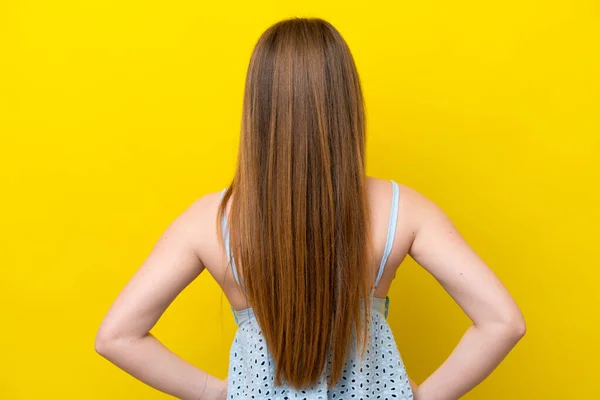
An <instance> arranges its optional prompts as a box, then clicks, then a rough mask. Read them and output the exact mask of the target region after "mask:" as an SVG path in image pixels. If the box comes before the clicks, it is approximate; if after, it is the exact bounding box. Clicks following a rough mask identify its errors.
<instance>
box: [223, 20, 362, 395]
mask: <svg viewBox="0 0 600 400" xmlns="http://www.w3.org/2000/svg"><path fill="white" fill-rule="evenodd" d="M365 186H366V175H365V114H364V103H363V96H362V91H361V87H360V81H359V77H358V73H357V70H356V66H355V64H354V60H353V58H352V55H351V53H350V50H349V48H348V46H347V44H346V42H345V41H344V39H343V38H342V36H341V35H340V33H339V32H338V31H337V30H336V29H335V28H334V27H333V26H332V25H331V24H330V23H328V22H326V21H324V20H322V19H315V18H311V19H307V18H294V19H289V20H284V21H281V22H278V23H277V24H275V25H273V26H271V27H270V28H269V29H268V30H267V31H265V32H264V33H263V35H262V36H261V37H260V39H259V40H258V43H257V44H256V46H255V48H254V51H253V54H252V57H251V59H250V64H249V67H248V71H247V77H246V86H245V93H244V104H243V117H242V128H241V135H240V146H239V155H238V162H237V167H236V172H235V176H234V178H233V180H232V182H231V185H230V186H229V187H228V189H227V190H226V192H225V195H224V197H223V201H222V203H221V205H220V207H219V210H218V214H217V231H218V232H219V233H220V236H219V237H220V238H221V239H222V237H221V235H222V234H223V232H222V230H221V228H220V224H219V221H221V218H222V217H223V215H224V213H225V206H226V204H227V202H228V201H229V199H230V198H231V199H232V202H231V206H230V210H229V214H228V216H227V220H228V226H229V232H230V244H231V256H232V257H233V260H234V262H235V266H236V267H237V268H238V273H239V276H240V280H241V283H242V285H243V287H244V288H245V290H246V295H247V300H248V303H249V304H250V305H251V307H252V308H253V311H254V314H255V317H256V320H257V322H258V324H259V326H260V329H261V331H262V334H263V336H264V339H265V342H266V345H267V348H268V349H269V351H270V353H271V354H272V356H273V359H274V362H275V384H276V385H281V384H283V383H286V384H288V385H290V386H292V387H295V388H306V387H309V386H310V385H312V384H314V383H316V382H317V381H318V380H319V378H320V375H321V372H322V371H323V368H324V367H325V366H326V365H327V363H328V362H330V363H331V364H330V365H329V371H328V375H329V380H328V382H329V387H333V386H334V385H335V383H336V382H337V381H338V380H339V378H340V376H341V374H342V372H343V368H344V363H345V361H346V357H347V354H348V351H349V346H350V344H351V343H352V337H353V336H354V337H355V339H356V341H355V344H356V345H358V344H362V349H363V352H361V355H364V349H365V345H366V343H367V340H368V336H369V328H368V321H370V316H371V313H370V307H371V305H370V303H369V302H368V301H367V300H368V299H369V298H370V297H369V293H370V290H371V288H372V284H373V280H374V276H372V273H371V271H372V269H371V268H370V266H371V264H372V261H373V258H372V251H371V249H372V244H371V242H370V237H371V236H370V223H369V214H368V206H367V196H366V188H365ZM232 195H233V197H232ZM328 357H330V358H328Z"/></svg>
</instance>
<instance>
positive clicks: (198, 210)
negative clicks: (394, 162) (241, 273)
mask: <svg viewBox="0 0 600 400" xmlns="http://www.w3.org/2000/svg"><path fill="white" fill-rule="evenodd" d="M367 190H368V196H369V202H370V216H371V221H372V224H373V233H374V238H373V239H374V242H375V243H376V252H377V254H379V257H381V255H382V254H383V250H384V246H385V236H386V233H387V224H388V218H389V211H390V204H391V193H392V188H391V185H390V182H389V181H388V180H383V179H378V178H373V177H369V178H368V183H367ZM219 200H220V193H219V192H214V193H210V194H207V195H205V196H203V197H201V198H200V199H198V200H197V201H195V202H194V203H193V204H191V205H190V206H189V207H188V208H187V209H186V210H185V211H184V212H183V213H182V214H181V215H179V216H178V217H177V218H176V219H175V220H174V221H173V222H172V223H171V225H170V226H169V227H168V228H167V229H166V230H165V231H164V233H163V234H162V236H161V237H160V238H159V240H158V241H157V243H156V245H155V246H154V248H153V249H152V251H151V253H150V254H149V256H148V258H147V259H146V260H145V261H144V263H143V264H142V265H141V266H140V268H139V270H138V271H137V272H136V273H135V274H134V276H133V277H132V278H131V280H130V281H129V282H128V283H127V285H126V286H125V288H124V289H123V290H122V291H121V293H120V294H119V296H118V297H117V299H116V300H115V302H114V303H113V305H112V306H111V308H110V310H109V311H108V313H107V314H106V316H105V318H104V320H103V322H102V324H101V326H100V329H99V331H98V334H97V336H96V350H97V351H98V353H100V354H101V355H102V356H104V357H105V358H107V359H108V360H110V361H111V362H113V363H114V364H115V365H117V366H118V367H120V368H122V369H123V370H125V371H126V372H128V373H129V374H131V375H132V376H134V377H136V378H137V379H139V380H141V381H143V382H145V383H146V384H148V385H150V386H152V387H154V388H156V389H158V390H161V391H163V392H165V393H169V394H171V395H173V396H175V397H178V398H181V399H193V400H198V399H206V400H213V399H225V398H226V395H227V393H226V391H227V380H226V379H225V380H222V379H218V378H216V377H214V376H211V375H210V374H208V373H206V372H204V371H202V370H200V369H198V368H196V367H194V366H193V365H191V364H189V363H187V362H186V361H184V360H182V359H181V358H180V357H178V356H177V355H175V354H174V353H172V352H171V351H170V350H169V349H167V348H166V347H164V346H163V345H162V344H161V343H160V342H159V341H158V340H157V339H156V338H155V337H154V336H152V335H151V334H150V333H149V332H150V330H151V329H152V327H153V326H154V325H155V324H156V322H157V321H158V319H159V318H160V316H161V315H162V314H163V313H164V311H165V310H166V309H167V307H168V306H169V304H171V302H172V301H173V300H174V299H175V297H177V295H178V294H179V293H180V292H181V291H182V290H183V289H184V288H185V287H186V286H187V285H188V284H189V283H190V282H192V281H193V280H194V279H195V278H196V277H198V275H199V274H201V273H202V272H203V271H204V270H205V269H206V270H208V271H209V273H210V274H211V275H212V276H213V277H214V278H215V279H216V281H217V283H218V284H219V285H220V286H221V288H222V289H223V292H224V294H225V296H226V297H227V298H228V300H229V302H230V303H231V305H232V306H233V308H235V309H237V310H239V309H243V308H245V307H247V306H248V304H247V303H246V301H245V298H244V296H243V294H242V292H241V290H240V288H239V287H238V285H237V283H236V282H235V280H234V278H233V276H232V275H231V273H229V272H228V270H227V269H226V265H227V263H226V255H225V251H224V249H223V247H222V246H220V244H219V241H218V238H217V232H216V230H215V218H216V212H217V207H218V204H219ZM407 255H410V256H411V257H412V258H414V259H415V261H417V263H419V264H420V265H421V266H422V267H423V268H425V269H426V270H427V271H428V272H429V273H431V274H432V275H433V276H434V277H435V278H436V279H437V281H438V282H439V283H440V284H441V285H442V286H443V287H444V289H445V290H446V291H447V292H448V293H449V294H450V296H452V298H453V299H454V300H455V301H456V302H457V304H458V305H459V306H460V307H461V308H462V309H463V311H464V312H465V313H466V314H467V315H468V316H469V318H470V319H471V321H472V322H473V324H472V326H471V327H470V328H469V329H468V330H467V331H466V333H465V335H464V336H463V338H462V339H461V340H460V342H459V343H458V345H457V346H456V348H455V350H454V351H453V352H452V353H451V354H450V356H449V357H448V358H447V360H446V361H445V362H444V363H442V365H441V366H440V367H439V368H438V369H437V370H436V371H435V372H434V373H433V374H432V375H431V376H429V377H428V378H427V379H426V380H425V381H424V382H423V383H422V384H421V385H419V386H417V385H416V384H414V382H412V380H411V386H412V387H413V392H414V394H415V398H416V399H417V400H429V399H435V400H446V399H447V400H454V399H458V398H459V397H461V396H462V395H464V394H465V393H466V392H468V391H469V390H471V389H472V388H473V387H475V386H476V385H477V384H479V383H480V382H481V381H482V380H483V379H485V378H486V377H487V376H488V375H489V374H490V373H491V372H492V371H493V370H494V368H496V366H497V365H498V364H499V363H500V362H501V361H502V360H503V359H504V357H505V356H506V355H507V354H508V352H509V351H510V350H511V349H512V348H513V347H514V346H515V344H516V343H517V342H518V341H519V339H520V338H521V337H522V336H523V335H524V334H525V322H524V319H523V316H522V314H521V312H520V310H519V308H518V307H517V305H516V303H515V302H514V300H513V299H512V297H511V296H510V294H509V293H508V291H507V290H506V289H505V287H504V286H503V285H502V283H501V282H500V281H499V279H498V278H497V277H496V276H495V274H494V273H493V272H492V270H491V269H490V268H489V267H488V266H487V265H486V264H485V262H484V261H483V260H482V259H481V258H480V257H479V256H478V255H477V254H476V253H475V252H474V251H473V249H471V247H470V246H469V245H468V244H467V243H466V242H465V240H464V239H463V238H462V236H461V235H460V234H459V232H458V231H457V230H456V228H455V227H454V225H453V224H452V222H451V221H450V220H449V218H448V217H447V216H446V214H445V213H444V212H443V211H442V210H441V209H440V208H439V207H438V206H437V205H435V204H434V203H433V202H432V201H431V200H429V199H427V198H426V197H425V196H423V195H422V194H420V193H418V192H417V191H416V190H414V189H412V188H410V187H408V186H405V185H400V200H399V211H398V224H397V227H396V234H395V237H394V244H393V248H392V252H391V254H390V256H389V258H388V261H387V264H386V266H385V270H384V273H383V276H382V278H381V281H380V284H379V285H378V287H377V291H376V292H375V296H377V297H385V296H386V295H387V293H388V291H389V288H390V285H391V283H392V281H393V279H394V277H395V274H396V270H397V268H398V266H399V265H400V264H401V263H402V261H403V260H404V259H405V257H406V256H407ZM377 267H378V266H377V265H372V266H370V268H372V273H373V277H375V275H376V269H377Z"/></svg>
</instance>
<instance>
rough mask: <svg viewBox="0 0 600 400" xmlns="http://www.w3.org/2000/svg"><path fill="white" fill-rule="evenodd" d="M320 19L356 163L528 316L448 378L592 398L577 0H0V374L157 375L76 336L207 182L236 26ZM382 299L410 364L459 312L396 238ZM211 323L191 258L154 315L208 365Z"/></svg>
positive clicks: (586, 134)
mask: <svg viewBox="0 0 600 400" xmlns="http://www.w3.org/2000/svg"><path fill="white" fill-rule="evenodd" d="M290 16H319V17H323V18H326V19H328V20H330V21H331V22H332V23H333V24H334V25H335V26H336V27H337V28H338V29H339V30H340V31H341V33H342V34H343V35H344V36H345V38H346V40H347V41H348V43H349V44H350V47H351V49H352V51H353V53H354V56H355V58H356V62H357V65H358V68H359V73H360V74H361V78H362V82H363V86H364V91H365V96H366V100H367V113H368V135H369V136H368V172H369V174H371V175H375V176H379V177H382V178H386V179H395V180H397V181H398V182H401V183H404V184H407V185H409V186H412V187H414V188H416V189H417V190H419V191H421V192H422V193H424V194H425V195H427V196H428V197H430V198H432V199H433V200H434V201H436V202H437V203H438V204H439V205H440V206H441V207H443V208H444V209H445V210H446V212H447V213H448V214H449V215H450V217H451V218H452V219H453V220H454V222H455V223H456V225H457V226H458V228H459V230H460V231H461V232H462V233H463V235H464V236H465V237H466V238H467V240H468V241H469V242H470V243H471V244H472V246H473V247H474V248H475V250H476V251H477V252H479V253H480V254H481V255H482V257H483V258H484V259H485V260H486V261H487V262H488V263H489V264H490V266H492V267H493V269H494V270H495V271H496V272H497V274H498V275H499V276H500V277H501V278H502V279H503V281H504V282H505V283H506V285H507V286H508V287H509V289H510V290H511V292H512V293H513V294H514V296H515V297H516V299H517V300H518V302H519V304H520V305H521V307H522V309H523V312H524V314H525V316H526V320H527V322H528V334H527V336H526V337H525V338H524V340H523V341H522V342H521V343H520V344H519V345H518V347H517V348H516V349H515V350H514V351H513V353H511V355H510V356H509V357H508V358H507V360H506V362H505V363H504V364H502V365H501V366H500V367H499V368H498V370H497V371H496V372H494V374H493V375H492V376H491V377H490V378H489V379H488V380H487V381H485V383H483V384H482V385H481V386H480V387H478V388H477V389H475V390H474V391H473V392H472V393H471V394H470V395H468V396H467V398H468V399H491V400H494V399H595V398H600V388H599V384H598V379H599V378H598V372H600V371H599V368H598V360H600V346H599V344H598V339H599V338H600V323H599V322H598V318H599V317H598V315H599V313H598V306H599V304H600V303H599V300H600V295H599V292H600V290H599V283H600V282H599V281H600V279H599V278H600V271H599V270H600V263H599V262H598V259H599V257H598V254H597V249H598V245H597V241H598V239H599V237H600V228H599V226H600V206H599V205H600V192H599V189H598V184H599V183H600V168H599V158H600V156H599V150H600V142H599V139H598V135H599V134H600V118H599V116H598V112H599V109H600V75H599V74H600V61H599V54H600V28H599V27H600V17H599V16H600V6H599V4H598V2H595V1H592V0H590V1H543V0H539V1H533V0H519V1H518V0H508V1H503V2H486V1H475V0H472V1H467V0H457V1H443V0H419V1H403V2H397V1H389V2H376V1H368V2H360V3H349V2H347V1H332V2H326V3H321V2H320V1H296V2H293V3H292V4H285V2H282V1H239V2H216V3H212V2H211V3H207V2H202V1H168V2H164V1H162V2H158V1H139V0H134V1H114V0H113V1H107V0H93V1H66V0H62V1H17V0H5V1H2V2H0V135H1V136H0V170H1V172H0V187H1V190H2V192H1V197H0V199H1V200H0V206H1V207H0V221H1V222H0V223H1V228H2V229H1V233H0V235H1V236H0V246H1V251H0V266H1V271H0V272H1V275H0V276H1V278H0V307H1V308H0V313H1V314H0V315H1V321H2V323H1V327H2V328H1V330H0V398H1V399H10V400H12V399H38V398H40V399H41V398H44V399H90V400H93V399H161V398H166V397H167V396H165V395H163V394H160V393H158V392H156V391H154V390H153V389H150V388H148V387H146V386H144V385H143V384H141V383H139V382H137V381H136V380H135V379H133V378H131V377H129V376H127V375H126V374H125V373H123V372H121V371H120V370H118V369H117V368H115V367H113V366H112V365H111V364H109V363H108V362H107V361H105V360H104V359H102V358H101V357H99V356H98V355H96V354H95V352H94V335H95V332H96V329H97V327H98V325H99V323H100V320H101V318H102V316H103V314H104V312H105V311H106V310H107V308H108V307H109V305H110V303H111V301H112V300H113V299H114V297H115V296H116V295H117V293H118V291H119V289H120V288H121V287H122V286H123V285H124V284H125V282H126V280H127V279H128V278H129V277H130V276H131V274H132V273H133V272H134V270H135V269H136V268H137V267H138V266H139V265H140V264H141V262H142V261H143V260H144V259H145V257H146V256H147V254H148V252H149V251H150V249H151V247H152V246H153V244H154V242H155V240H156V239H157V238H158V236H159V235H160V233H161V232H162V231H163V229H164V228H165V227H166V226H167V225H168V224H169V222H170V221H171V220H172V219H173V218H175V216H176V215H178V214H179V213H180V212H181V211H182V210H183V209H184V208H186V207H187V206H188V205H189V204H190V203H191V202H192V201H194V200H195V199H196V198H198V197H200V196H202V195H203V194H205V193H207V192H211V191H216V190H220V189H222V188H224V187H225V186H226V184H227V183H228V182H229V179H230V178H231V176H232V174H233V172H234V166H235V160H236V151H237V143H238V129H239V121H240V113H241V100H242V90H243V82H244V78H245V72H246V67H247V63H248V60H249V56H250V53H251V50H252V47H253V45H254V43H255V41H256V39H257V38H258V36H259V35H260V34H261V33H262V31H263V30H265V29H266V28H267V27H268V26H269V25H270V24H271V23H274V22H275V21H277V20H279V19H281V18H285V17H290ZM398 278H399V279H398V280H397V282H396V283H395V284H394V286H393V289H392V291H391V295H390V296H391V298H392V304H391V309H390V321H391V325H392V327H393V329H394V332H395V336H396V340H397V342H398V346H399V348H400V350H401V352H402V354H403V357H404V359H405V362H406V364H407V367H408V369H409V372H410V374H411V375H413V376H414V378H415V379H416V380H417V381H420V380H422V379H424V378H425V377H426V376H427V374H428V373H430V372H431V371H432V370H434V368H436V367H437V366H438V365H439V363H440V362H442V360H443V359H444V358H445V356H446V355H447V354H448V353H449V352H450V350H451V349H452V347H453V345H454V344H455V343H456V341H457V340H458V339H459V337H460V336H461V334H462V332H463V331H464V329H465V328H466V326H467V322H468V321H467V319H466V318H465V317H464V316H463V315H462V313H461V311H460V309H459V308H458V307H457V306H455V305H454V303H453V302H452V301H451V300H450V298H449V297H448V296H447V295H446V294H445V293H444V292H443V290H442V289H441V288H440V287H439V286H438V285H437V283H436V282H435V281H434V280H433V279H432V278H431V277H430V276H429V275H428V274H427V273H426V272H424V271H423V270H422V269H420V268H419V267H418V266H417V265H416V264H415V263H414V262H412V261H407V262H406V263H405V265H403V267H402V269H401V272H399V274H398ZM234 327H235V326H234V324H233V318H232V315H231V313H230V311H229V309H228V305H227V301H226V299H224V298H223V297H222V295H221V294H220V291H219V290H218V287H217V286H216V285H215V283H214V282H213V281H211V279H210V277H209V275H208V273H204V274H203V275H202V276H201V277H200V278H199V279H198V280H197V281H196V282H194V283H193V284H192V285H191V287H190V288H189V289H188V290H186V291H185V292H184V293H183V294H182V295H181V296H180V298H179V299H177V300H176V302H175V303H174V304H173V306H172V307H171V308H170V309H169V310H168V312H167V313H166V314H165V316H164V318H163V319H162V320H161V322H160V323H159V326H158V327H157V329H156V334H157V335H158V336H159V338H161V339H162V340H163V341H164V342H165V343H166V344H167V345H168V346H170V347H171V348H172V349H173V350H175V351H176V352H178V353H179V354H181V355H182V356H183V357H184V358H186V359H188V360H190V361H192V362H193V363H195V364H196V365H198V366H200V367H201V368H204V369H206V370H208V371H209V372H211V373H213V374H215V375H217V376H219V377H224V376H225V374H226V368H227V362H228V349H229V346H230V343H231V340H232V338H233V333H234Z"/></svg>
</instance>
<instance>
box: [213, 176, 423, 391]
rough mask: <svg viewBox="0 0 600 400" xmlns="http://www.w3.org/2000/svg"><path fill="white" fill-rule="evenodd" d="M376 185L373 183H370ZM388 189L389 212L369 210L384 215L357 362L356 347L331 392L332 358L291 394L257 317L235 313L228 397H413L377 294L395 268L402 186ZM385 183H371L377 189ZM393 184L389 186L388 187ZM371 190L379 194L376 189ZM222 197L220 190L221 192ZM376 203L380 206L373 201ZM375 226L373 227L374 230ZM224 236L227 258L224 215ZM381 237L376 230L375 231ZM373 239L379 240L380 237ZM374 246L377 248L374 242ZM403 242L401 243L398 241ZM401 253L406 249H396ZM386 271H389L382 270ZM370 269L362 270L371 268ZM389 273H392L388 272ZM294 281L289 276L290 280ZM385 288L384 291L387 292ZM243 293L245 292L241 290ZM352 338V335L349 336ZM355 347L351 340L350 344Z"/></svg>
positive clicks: (383, 300)
mask: <svg viewBox="0 0 600 400" xmlns="http://www.w3.org/2000/svg"><path fill="white" fill-rule="evenodd" d="M371 180H372V181H375V180H374V179H371ZM377 181H380V180H377ZM383 182H386V183H387V186H389V188H386V189H389V191H390V192H391V194H390V196H381V197H386V198H387V205H388V206H387V207H379V204H377V206H374V207H372V209H371V214H372V215H374V216H375V218H377V220H379V219H380V217H381V215H377V214H379V213H383V214H387V218H386V224H385V229H381V230H382V231H383V236H384V239H383V243H382V244H383V246H382V247H383V250H382V254H381V257H379V258H378V260H379V262H378V263H377V268H376V269H375V275H374V279H373V288H374V289H373V292H372V295H373V298H372V299H367V300H368V301H370V302H372V311H371V320H370V326H369V328H368V329H369V340H368V342H367V344H366V348H365V349H364V351H365V352H364V356H363V357H361V355H360V350H361V349H358V348H356V347H354V346H352V347H351V348H350V350H349V351H348V353H347V356H346V362H345V365H344V368H343V371H342V375H341V377H340V378H339V380H338V381H337V382H336V384H335V386H334V387H330V388H328V381H329V378H330V367H331V357H328V361H327V363H326V364H325V366H324V368H323V370H322V372H321V377H320V379H319V381H318V382H317V383H315V384H313V385H311V386H309V387H306V388H303V389H295V388H294V387H291V386H289V385H286V384H284V385H276V384H275V382H274V381H275V379H274V377H275V360H274V359H273V356H272V354H271V352H270V351H269V349H268V346H267V344H266V340H265V338H264V336H263V334H262V329H261V328H260V325H259V323H258V321H257V320H256V318H255V315H254V310H253V309H252V308H251V307H245V308H242V309H235V308H234V309H233V313H234V317H235V320H236V323H237V324H238V330H237V332H236V336H235V339H234V341H233V344H232V346H231V350H230V364H229V380H228V386H229V387H228V398H230V399H238V398H239V399H242V398H243V399H245V398H256V399H260V398H265V399H271V398H274V399H286V398H290V399H291V398H304V399H326V398H338V399H339V398H361V399H363V398H366V399H368V398H373V399H376V398H377V399H411V398H412V397H413V395H412V391H411V387H410V383H409V379H408V376H407V374H406V369H405V367H404V364H403V362H402V358H401V356H400V353H399V351H398V348H397V346H396V343H395V341H394V337H393V334H392V332H391V330H390V327H389V325H388V323H387V321H386V317H387V313H388V306H389V298H388V297H387V296H386V295H385V294H383V295H381V293H382V292H381V291H380V290H379V287H380V286H379V284H380V283H381V282H382V278H383V276H384V274H385V275H386V278H387V279H386V281H387V282H386V286H387V287H389V283H390V282H389V281H390V280H391V279H389V277H393V275H394V272H395V266H397V264H396V265H394V263H391V264H390V262H389V257H390V254H391V253H392V250H393V248H394V243H395V238H396V231H397V225H398V214H399V197H400V186H399V185H398V184H397V183H396V182H394V181H393V180H392V181H383ZM383 182H372V184H374V185H375V186H379V185H381V184H382V183H383ZM390 183H391V184H390ZM373 190H375V191H377V190H381V189H380V188H379V187H377V188H373ZM223 193H224V191H223ZM377 203H379V201H377ZM378 225H379V223H378V224H376V226H378ZM222 227H223V232H224V243H225V248H224V251H225V253H226V254H230V248H229V236H228V229H227V218H226V214H224V215H223V218H222ZM373 231H374V232H379V231H380V229H374V230H373ZM376 236H382V235H381V233H378V234H377V235H376ZM373 239H374V242H375V243H378V241H377V240H376V239H379V238H378V237H377V238H373ZM400 241H402V239H400ZM399 247H400V253H402V249H403V248H406V247H407V246H402V245H400V246H399ZM227 261H228V262H227V264H228V265H230V266H231V271H232V275H233V279H234V280H235V282H236V283H237V284H238V287H239V288H243V284H241V282H240V279H239V274H238V268H240V267H238V266H237V265H236V263H235V260H232V259H231V258H228V259H227ZM386 266H387V268H386ZM370 267H371V266H368V265H367V266H365V268H370ZM390 270H391V271H390ZM290 279H293V277H290ZM387 287H386V288H385V292H387ZM242 290H243V289H242ZM353 338H354V335H353ZM351 342H352V343H354V342H353V341H351Z"/></svg>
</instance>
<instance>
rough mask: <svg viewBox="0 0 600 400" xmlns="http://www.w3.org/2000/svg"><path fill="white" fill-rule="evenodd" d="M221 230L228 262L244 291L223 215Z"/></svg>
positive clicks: (223, 194) (222, 192)
mask: <svg viewBox="0 0 600 400" xmlns="http://www.w3.org/2000/svg"><path fill="white" fill-rule="evenodd" d="M226 190H227V188H225V189H223V190H222V191H221V201H223V196H225V191H226ZM221 230H222V231H223V240H224V242H225V253H226V254H227V261H228V262H229V263H231V270H232V271H233V277H234V278H235V281H236V282H237V283H238V284H239V285H241V286H242V288H243V289H244V290H246V288H245V287H244V285H243V284H241V283H240V278H239V276H238V272H237V267H236V266H235V260H234V259H233V255H232V254H231V248H230V244H229V226H228V225H227V216H226V214H225V213H223V218H222V219H221Z"/></svg>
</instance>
